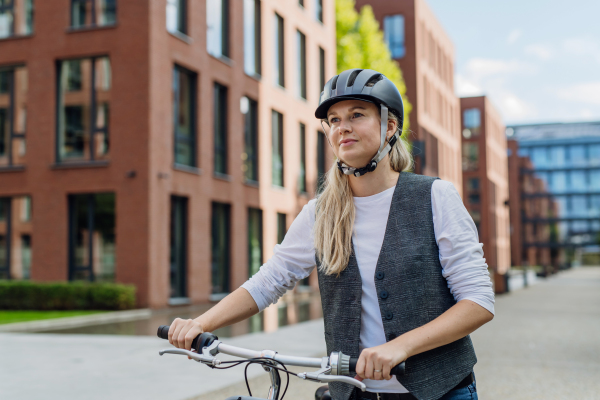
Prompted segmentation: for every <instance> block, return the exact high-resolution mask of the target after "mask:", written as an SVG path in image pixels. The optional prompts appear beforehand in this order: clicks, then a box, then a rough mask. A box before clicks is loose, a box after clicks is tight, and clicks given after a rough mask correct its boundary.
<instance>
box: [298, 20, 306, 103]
mask: <svg viewBox="0 0 600 400" xmlns="http://www.w3.org/2000/svg"><path fill="white" fill-rule="evenodd" d="M296 35H297V38H298V40H297V41H298V43H297V44H298V94H299V95H300V97H302V98H303V99H306V36H304V34H303V33H302V32H300V31H296Z"/></svg>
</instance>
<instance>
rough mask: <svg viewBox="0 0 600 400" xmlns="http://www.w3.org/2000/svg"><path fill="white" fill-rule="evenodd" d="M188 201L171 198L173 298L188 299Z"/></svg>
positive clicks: (182, 198)
mask: <svg viewBox="0 0 600 400" xmlns="http://www.w3.org/2000/svg"><path fill="white" fill-rule="evenodd" d="M187 221H188V199H187V198H186V197H179V196H171V252H170V253H171V256H170V261H171V265H170V274H169V275H170V281H171V297H172V298H177V297H187Z"/></svg>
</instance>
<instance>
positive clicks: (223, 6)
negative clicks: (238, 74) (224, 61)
mask: <svg viewBox="0 0 600 400" xmlns="http://www.w3.org/2000/svg"><path fill="white" fill-rule="evenodd" d="M228 6H229V1H228V0H207V2H206V25H207V27H208V30H207V32H206V44H207V47H208V53H209V54H211V55H213V56H215V57H229V35H228V32H229V7H228Z"/></svg>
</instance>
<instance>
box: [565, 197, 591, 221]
mask: <svg viewBox="0 0 600 400" xmlns="http://www.w3.org/2000/svg"><path fill="white" fill-rule="evenodd" d="M570 200H571V206H570V207H569V208H570V216H571V217H585V216H587V209H588V207H587V197H586V196H582V195H577V196H571V199H570Z"/></svg>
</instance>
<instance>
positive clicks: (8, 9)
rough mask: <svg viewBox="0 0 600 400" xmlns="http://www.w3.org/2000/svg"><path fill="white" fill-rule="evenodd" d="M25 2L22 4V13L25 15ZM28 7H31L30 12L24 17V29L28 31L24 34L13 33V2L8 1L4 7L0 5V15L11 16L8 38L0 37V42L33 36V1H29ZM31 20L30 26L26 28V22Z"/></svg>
mask: <svg viewBox="0 0 600 400" xmlns="http://www.w3.org/2000/svg"><path fill="white" fill-rule="evenodd" d="M26 1H27V0H25V2H24V3H22V4H23V5H24V7H23V10H22V11H23V13H27V11H28V10H27V9H26V6H27V4H26ZM30 1H31V2H30V5H31V10H30V13H29V14H28V15H26V16H25V19H26V27H27V28H28V29H30V30H28V31H26V32H25V33H15V0H12V1H10V3H8V4H5V5H0V14H3V13H7V12H10V13H11V14H12V22H11V26H10V29H9V34H8V36H5V37H0V40H6V39H11V38H18V37H24V36H31V35H33V33H34V32H35V29H34V23H35V0H30ZM29 18H31V21H30V22H31V25H30V26H27V22H28V21H27V20H28V19H29Z"/></svg>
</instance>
